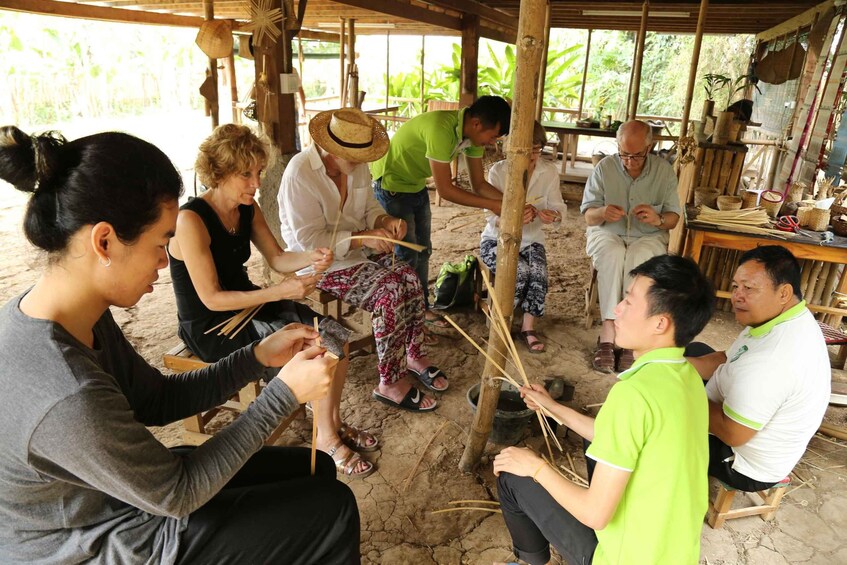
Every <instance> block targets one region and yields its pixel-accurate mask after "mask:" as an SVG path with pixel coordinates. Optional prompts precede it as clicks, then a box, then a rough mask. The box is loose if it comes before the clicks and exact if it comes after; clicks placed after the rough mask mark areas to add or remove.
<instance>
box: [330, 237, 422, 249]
mask: <svg viewBox="0 0 847 565" xmlns="http://www.w3.org/2000/svg"><path fill="white" fill-rule="evenodd" d="M354 239H379V240H381V241H387V242H389V243H393V244H395V245H400V246H402V247H408V248H409V249H411V250H413V251H417V252H418V253H420V252H421V251H423V250H424V249H426V246H425V245H418V244H417V243H409V242H408V241H401V240H399V239H392V238H390V237H382V236H380V235H351V236H349V237H345V238H344V239H342V240H341V241H339V242H338V243H343V242H345V241H348V240H354Z"/></svg>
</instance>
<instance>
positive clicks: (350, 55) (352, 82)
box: [342, 18, 359, 108]
mask: <svg viewBox="0 0 847 565" xmlns="http://www.w3.org/2000/svg"><path fill="white" fill-rule="evenodd" d="M342 105H343V106H349V107H350V108H358V107H359V70H358V69H357V68H356V20H354V19H353V18H350V19H349V20H347V100H346V103H343V104H342Z"/></svg>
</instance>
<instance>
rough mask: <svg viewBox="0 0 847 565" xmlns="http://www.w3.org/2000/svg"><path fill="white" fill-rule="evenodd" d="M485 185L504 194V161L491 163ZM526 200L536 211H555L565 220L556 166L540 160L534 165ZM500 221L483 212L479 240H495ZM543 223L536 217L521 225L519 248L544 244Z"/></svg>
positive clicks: (556, 223)
mask: <svg viewBox="0 0 847 565" xmlns="http://www.w3.org/2000/svg"><path fill="white" fill-rule="evenodd" d="M488 183H489V184H490V185H491V186H493V187H494V188H496V189H497V190H499V191H500V192H503V188H504V187H505V186H506V160H505V159H504V160H502V161H500V162H498V163H494V165H493V166H492V167H491V170H490V171H488ZM526 201H527V203H528V204H532V205H533V206H535V207H536V208H537V209H538V210H555V211H556V212H558V213H559V215H560V216H561V217H562V218H564V217H565V212H566V211H567V207H566V206H565V201H564V200H562V190H561V189H560V188H559V171H558V170H557V169H556V165H554V164H553V163H551V162H550V161H548V160H547V159H541V158H539V159H538V161H536V163H535V170H534V171H533V172H532V176H531V177H530V179H529V187H528V188H527V189H526ZM499 219H500V218H499V217H498V216H495V215H494V214H493V213H492V212H490V211H488V210H486V222H487V223H486V225H485V230H483V232H482V238H481V239H494V240H496V239H497V237H498V234H499V233H500V230H499V229H498V227H497V221H498V220H499ZM560 224H561V220H559V221H558V222H554V223H553V224H551V225H554V226H557V227H558V226H559V225H560ZM542 225H543V223H542V222H541V220H540V219H539V218H535V219H534V220H533V221H531V222H530V223H528V224H526V225H524V227H523V235H522V236H521V249H524V248H526V247H528V246H529V245H530V244H532V243H540V244H541V245H544V230H543V229H542Z"/></svg>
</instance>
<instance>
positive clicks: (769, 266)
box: [738, 245, 803, 300]
mask: <svg viewBox="0 0 847 565" xmlns="http://www.w3.org/2000/svg"><path fill="white" fill-rule="evenodd" d="M748 261H758V262H759V263H761V264H762V266H763V267H764V268H765V272H766V273H767V274H768V276H769V277H770V279H771V282H773V285H774V287H777V286H780V285H783V284H790V285H791V290H793V291H794V296H796V297H797V300H803V292H802V291H801V290H800V263H799V262H798V261H797V258H796V257H794V255H792V254H791V252H790V251H789V250H787V249H786V248H784V247H782V246H780V245H762V246H761V247H756V248H754V249H751V250H749V251H747V252H746V253H744V255H742V256H741V259H739V260H738V266H739V267H740V266H741V265H743V264H744V263H746V262H748Z"/></svg>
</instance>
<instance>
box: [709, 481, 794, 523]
mask: <svg viewBox="0 0 847 565" xmlns="http://www.w3.org/2000/svg"><path fill="white" fill-rule="evenodd" d="M790 484H791V477H785V478H784V479H782V480H781V481H779V482H778V483H776V484H775V485H774V486H772V487H771V488H769V489H767V490H762V491H758V492H756V493H749V494H751V495H752V494H756V495H758V496H759V497H760V498H761V499H762V504H754V505H753V506H748V507H745V508H736V509H735V510H732V501H733V499H734V498H735V493H736V492H739V491H738V490H736V489H734V488H732V487H731V486H728V485H725V484H724V483H723V482H721V481H718V495H717V497H715V501H714V503H713V502H711V501H709V513H708V515H707V521H708V522H709V525H710V526H711V527H712V528H713V529H715V530H717V529H718V528H720V527H721V526H723V523H724V522H726V521H727V520H733V519H735V518H743V517H745V516H761V517H762V520H765V521H766V522H769V521H771V520H773V517H774V516H775V515H776V511H777V509H778V508H779V504H780V502H782V497H783V496H785V492H786V489H787V488H788V485H790ZM741 492H744V491H741Z"/></svg>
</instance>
